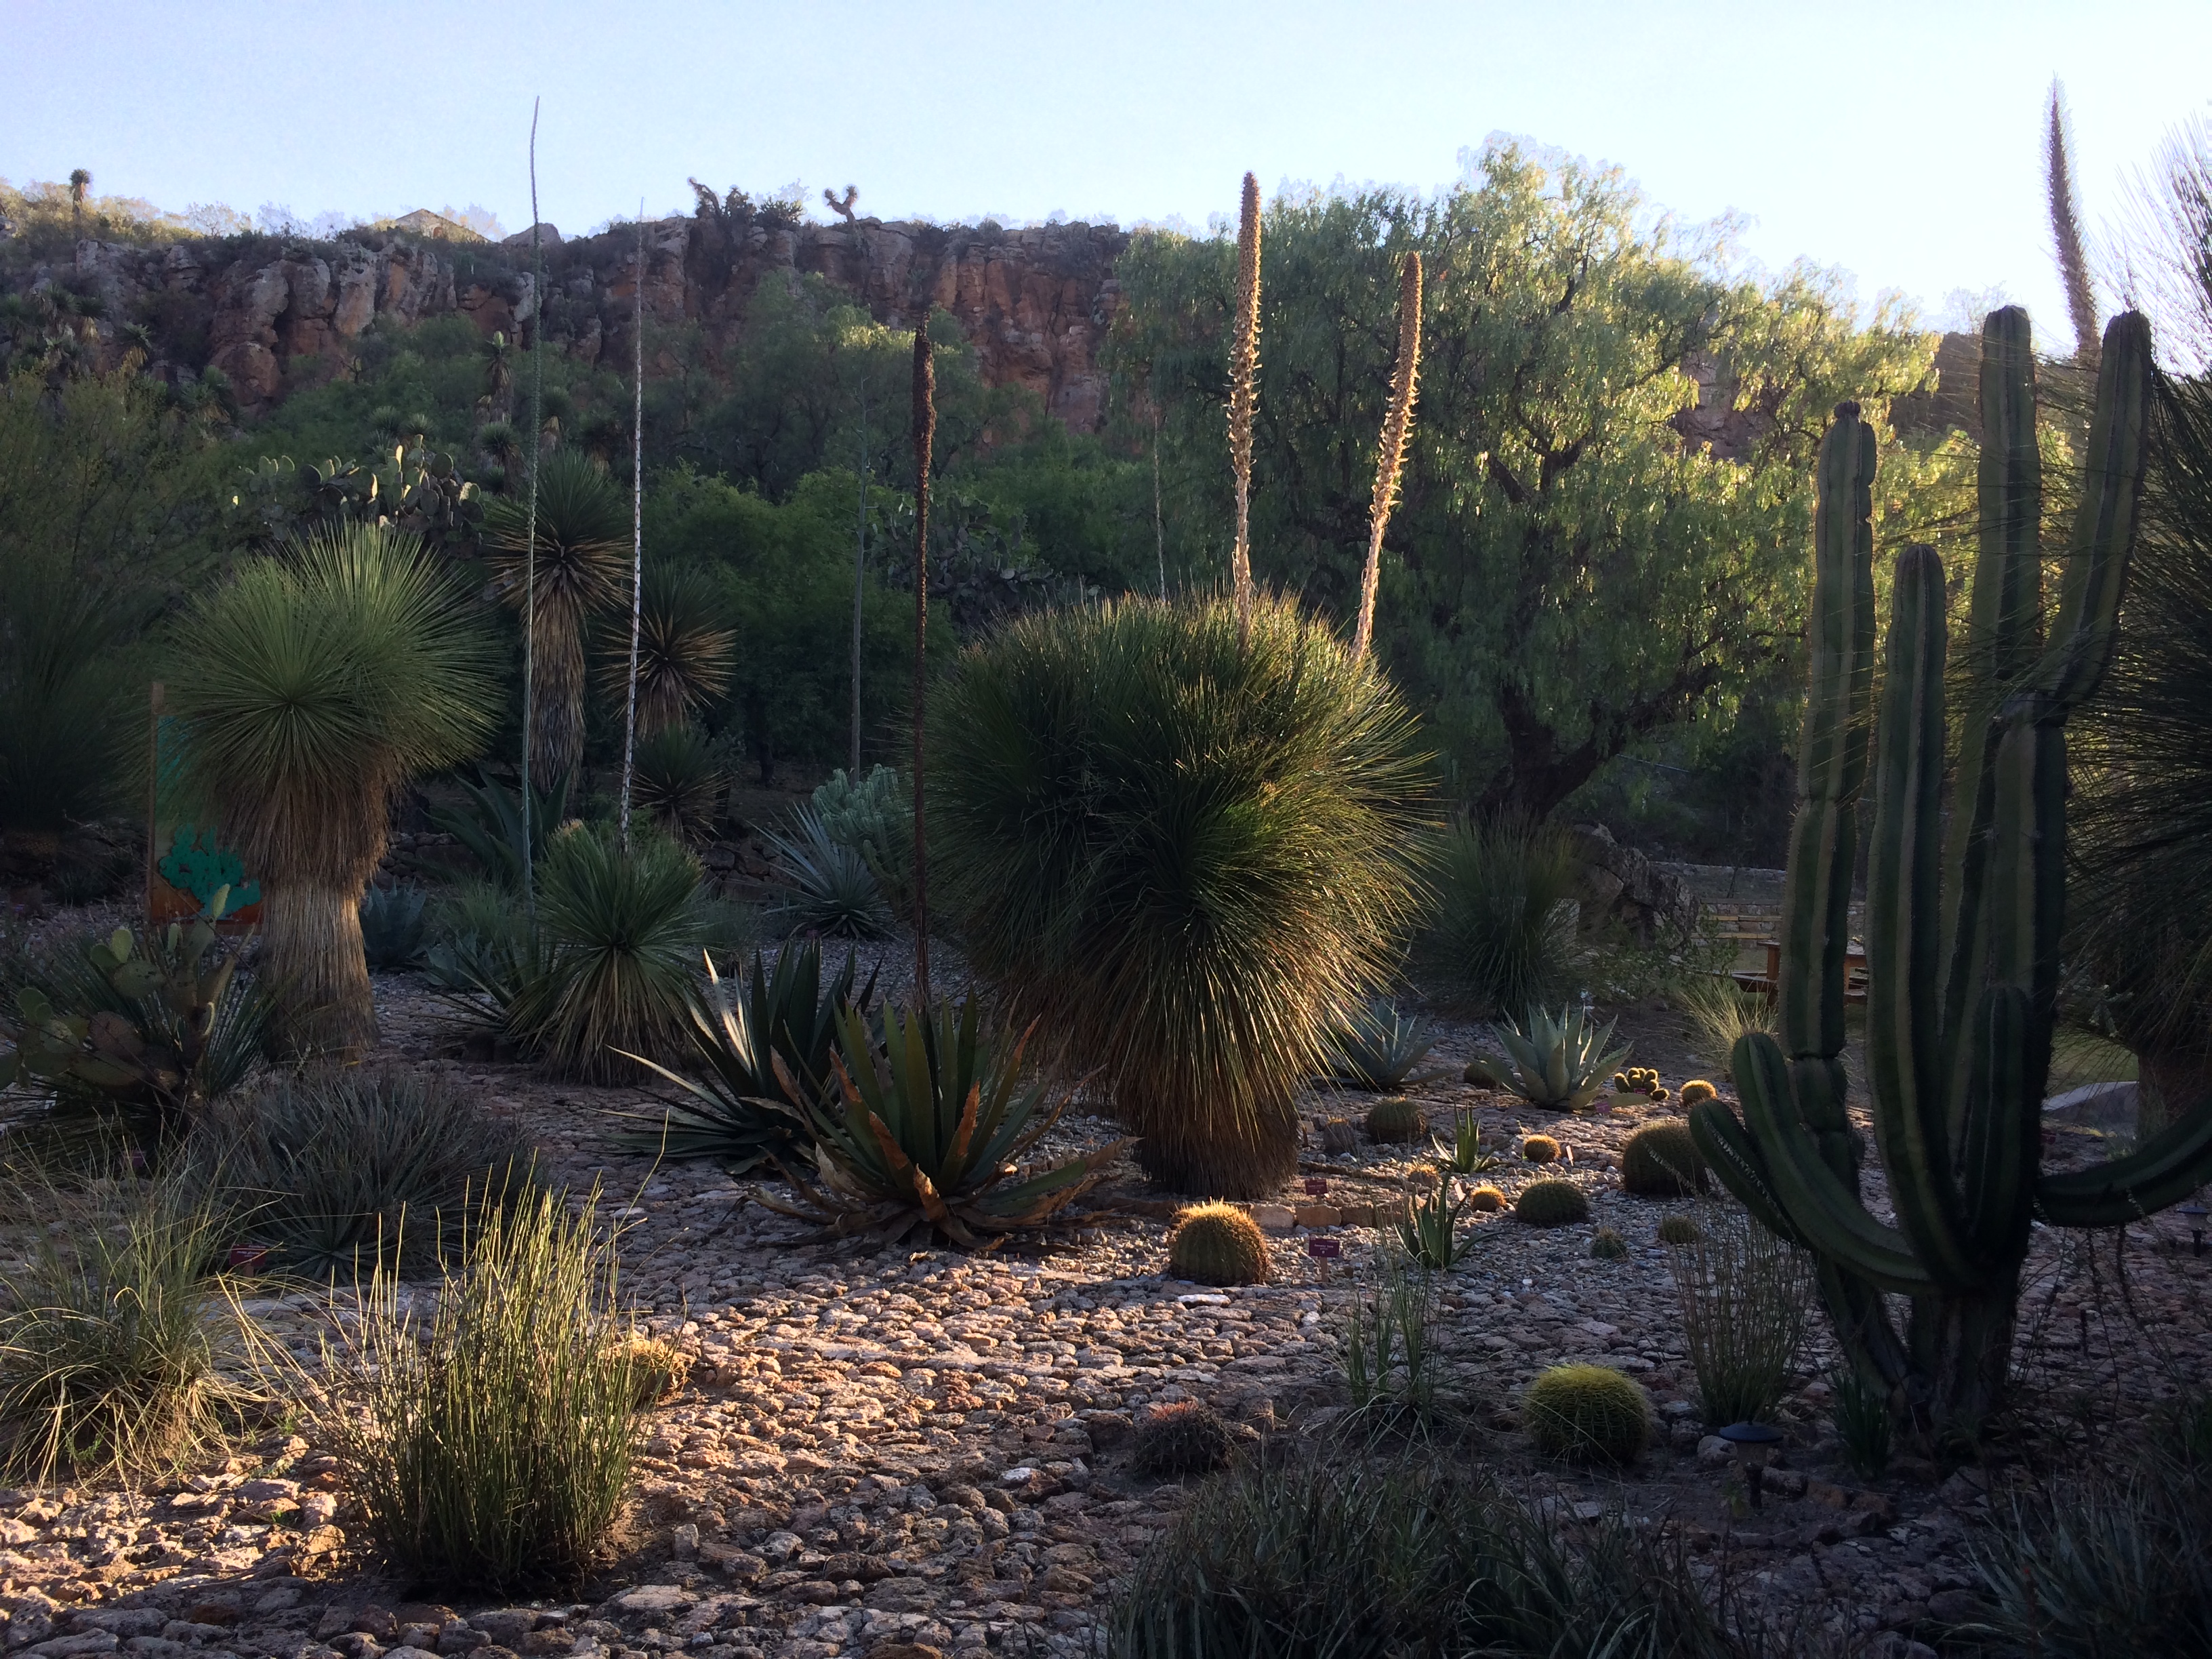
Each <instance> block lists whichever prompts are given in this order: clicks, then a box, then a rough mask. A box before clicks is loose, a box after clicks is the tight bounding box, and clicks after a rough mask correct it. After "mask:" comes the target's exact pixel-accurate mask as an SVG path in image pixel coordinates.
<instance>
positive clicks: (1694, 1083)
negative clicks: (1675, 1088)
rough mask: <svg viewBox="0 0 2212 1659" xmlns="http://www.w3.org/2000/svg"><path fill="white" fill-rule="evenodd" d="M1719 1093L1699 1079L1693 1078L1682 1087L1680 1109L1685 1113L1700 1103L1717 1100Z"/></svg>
mask: <svg viewBox="0 0 2212 1659" xmlns="http://www.w3.org/2000/svg"><path fill="white" fill-rule="evenodd" d="M1720 1092H1721V1091H1719V1090H1717V1089H1716V1088H1714V1087H1713V1085H1711V1084H1710V1083H1708V1082H1706V1081H1705V1079H1703V1078H1701V1077H1693V1078H1692V1079H1690V1080H1689V1081H1688V1082H1687V1083H1685V1084H1684V1085H1682V1109H1683V1110H1684V1111H1687V1110H1689V1109H1690V1108H1691V1107H1692V1106H1695V1105H1697V1104H1698V1103H1699V1102H1700V1101H1706V1100H1717V1099H1718V1098H1719V1097H1720Z"/></svg>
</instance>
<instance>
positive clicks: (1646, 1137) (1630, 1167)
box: [1620, 1119, 1705, 1198]
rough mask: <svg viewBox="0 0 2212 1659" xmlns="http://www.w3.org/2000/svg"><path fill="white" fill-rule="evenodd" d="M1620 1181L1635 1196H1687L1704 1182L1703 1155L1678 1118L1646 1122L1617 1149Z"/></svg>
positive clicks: (1702, 1185)
mask: <svg viewBox="0 0 2212 1659" xmlns="http://www.w3.org/2000/svg"><path fill="white" fill-rule="evenodd" d="M1620 1184H1621V1185H1622V1186H1623V1187H1624V1188H1626V1189H1627V1190H1628V1191H1629V1192H1631V1193H1633V1194H1635V1195H1636V1196H1637V1197H1638V1198H1687V1197H1688V1196H1689V1195H1690V1194H1692V1193H1693V1192H1699V1191H1702V1190H1703V1189H1704V1188H1705V1155H1704V1154H1703V1153H1701V1152H1699V1151H1698V1143H1697V1142H1696V1140H1694V1139H1692V1137H1691V1134H1690V1126H1689V1125H1688V1124H1686V1123H1684V1122H1682V1121H1680V1120H1679V1119H1676V1120H1674V1121H1668V1122H1665V1123H1647V1124H1645V1125H1644V1127H1642V1128H1640V1129H1638V1131H1637V1132H1636V1133H1634V1134H1632V1135H1631V1136H1629V1138H1628V1144H1627V1145H1626V1146H1623V1147H1622V1148H1621V1149H1620Z"/></svg>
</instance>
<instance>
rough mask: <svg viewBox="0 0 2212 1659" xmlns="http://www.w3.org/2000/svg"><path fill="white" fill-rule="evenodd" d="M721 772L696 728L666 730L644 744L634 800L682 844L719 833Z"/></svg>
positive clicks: (640, 747)
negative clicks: (717, 806) (716, 814)
mask: <svg viewBox="0 0 2212 1659" xmlns="http://www.w3.org/2000/svg"><path fill="white" fill-rule="evenodd" d="M722 782H723V778H722V769H721V768H720V766H718V765H716V764H715V763H714V751H713V750H711V749H709V748H708V745H707V739H706V738H705V737H704V736H702V734H701V733H700V731H699V729H698V728H697V727H696V726H685V725H683V724H680V723H679V724H677V725H673V726H662V727H660V728H659V730H658V731H656V732H653V735H652V736H651V737H647V738H640V739H639V741H638V745H637V765H636V771H635V781H634V785H633V789H634V793H633V795H632V799H634V800H635V802H636V804H637V809H638V811H641V812H642V813H644V814H645V815H646V816H647V817H649V818H651V819H652V820H653V822H654V823H658V824H659V826H660V827H661V828H662V829H665V830H666V831H667V832H668V833H669V834H670V835H671V836H675V837H676V839H677V840H678V841H683V842H702V841H705V840H707V839H708V838H709V837H710V836H713V834H714V803H715V799H716V798H717V797H718V796H719V795H720V793H721V790H722Z"/></svg>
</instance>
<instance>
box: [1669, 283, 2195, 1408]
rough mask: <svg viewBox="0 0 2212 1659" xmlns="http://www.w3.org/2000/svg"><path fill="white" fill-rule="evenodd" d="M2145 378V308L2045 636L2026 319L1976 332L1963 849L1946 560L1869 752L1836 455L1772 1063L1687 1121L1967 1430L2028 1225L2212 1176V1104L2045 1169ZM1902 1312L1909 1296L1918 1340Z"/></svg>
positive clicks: (1766, 1057) (1827, 478)
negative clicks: (1866, 1194) (1887, 1215)
mask: <svg viewBox="0 0 2212 1659" xmlns="http://www.w3.org/2000/svg"><path fill="white" fill-rule="evenodd" d="M2153 373H2154V371H2153V369H2152V367H2151V356H2150V331H2149V329H2148V325H2146V324H2145V323H2144V321H2143V319H2142V318H2141V317H2140V316H2138V315H2136V314H2135V313H2129V314H2127V315H2125V316H2122V317H2119V318H2117V319H2114V320H2113V322H2112V326H2111V327H2110V328H2109V329H2107V330H2106V335H2105V341H2104V349H2103V352H2102V359H2101V365H2100V374H2099V378H2098V386H2097V402H2096V409H2095V413H2094V415H2093V419H2092V422H2091V427H2090V433H2089V446H2088V457H2087V476H2086V477H2085V478H2084V480H2083V487H2082V490H2081V508H2080V512H2079V514H2078V516H2077V517H2076V520H2075V526H2074V530H2073V534H2072V536H2071V538H2070V541H2069V546H2068V549H2067V553H2066V559H2065V564H2064V570H2063V575H2062V577H2061V580H2060V586H2059V592H2058V596H2057V599H2058V602H2057V613H2056V616H2055V618H2054V619H2053V621H2052V623H2051V628H2050V630H2049V634H2048V637H2047V638H2046V637H2045V630H2044V615H2043V611H2044V607H2043V596H2042V592H2041V582H2040V549H2039V545H2038V539H2037V532H2038V526H2039V520H2040V516H2041V509H2042V477H2041V471H2040V465H2041V464H2040V459H2039V454H2038V451H2037V448H2036V441H2035V380H2034V375H2035V368H2034V358H2033V354H2032V351H2031V349H2030V344H2029V338H2028V331H2027V318H2026V316H2025V315H2024V314H2023V313H2021V312H2020V311H2018V310H2017V309H2015V308H2012V307H2007V308H2006V309H2004V310H2002V311H1998V312H1996V313H1992V314H1991V316H1990V319H1989V323H1988V325H1987V327H1986V328H1985V329H1984V334H1983V341H1982V380H1981V385H1982V418H1983V429H1984V447H1983V452H1982V463H1981V473H1980V478H1979V498H1980V500H1979V505H1980V517H1981V539H1980V545H1979V548H1978V557H1977V560H1976V565H1975V571H1974V578H1973V583H1972V597H1971V600H1970V605H1971V609H1970V611H1969V615H1968V617H1967V634H1966V639H1967V651H1968V654H1969V661H1968V662H1967V664H1966V669H1967V675H1966V678H1967V681H1968V683H1969V685H1970V688H1971V689H1970V690H1969V692H1968V695H1967V699H1966V702H1967V707H1966V729H1965V732H1964V734H1963V741H1962V742H1961V743H1960V762H1959V771H1958V778H1957V783H1956V789H1955V799H1956V801H1957V803H1958V805H1957V810H1956V811H1954V815H1953V821H1952V826H1951V830H1950V833H1949V835H1948V844H1947V837H1946V836H1945V835H1944V833H1943V830H1942V811H1941V806H1942V781H1943V766H1944V750H1945V739H1946V735H1947V726H1946V708H1945V668H1946V664H1945V652H1946V647H1947V641H1948V635H1947V631H1946V627H1945V617H1944V601H1945V589H1944V580H1943V568H1942V563H1941V562H1940V561H1939V560H1938V559H1937V557H1936V552H1935V550H1933V549H1932V548H1929V547H1924V546H1911V547H1908V548H1906V549H1905V551H1904V552H1903V553H1902V554H1901V555H1899V558H1898V562H1897V578H1896V583H1895V589H1894V594H1893V602H1892V614H1891V619H1890V629H1889V640H1888V647H1887V671H1886V675H1885V679H1884V684H1883V686H1882V690H1881V708H1880V711H1879V715H1878V718H1877V720H1876V721H1875V727H1876V730H1875V745H1874V752H1873V754H1872V756H1871V757H1870V756H1869V741H1868V730H1869V720H1868V718H1867V716H1868V714H1869V708H1870V707H1871V704H1872V702H1873V680H1874V648H1873V647H1874V550H1873V532H1872V526H1871V522H1870V519H1871V491H1872V485H1873V481H1874V456H1875V446H1874V435H1873V432H1872V430H1871V429H1870V428H1869V427H1868V426H1867V425H1866V424H1865V423H1864V422H1863V421H1862V420H1861V419H1860V417H1859V411H1858V410H1857V406H1856V405H1854V404H1840V405H1838V409H1837V410H1836V419H1835V422H1834V423H1833V425H1832V426H1831V427H1830V428H1829V431H1828V435H1827V437H1826V440H1825V441H1824V442H1823V443H1822V446H1821V451H1820V474H1819V503H1818V507H1817V509H1816V513H1815V516H1814V562H1815V580H1814V600H1813V613H1812V622H1811V631H1810V645H1811V656H1812V668H1811V684H1810V690H1809V694H1808V699H1807V704H1806V713H1805V728H1804V733H1803V738H1802V744H1801V748H1800V751H1799V759H1798V775H1797V793H1798V808H1797V818H1796V824H1795V826H1794V828H1793V830H1792V834H1791V842H1790V875H1789V885H1788V894H1787V898H1786V901H1785V908H1784V915H1783V932H1782V984H1781V987H1780V994H1779V1009H1778V1012H1779V1022H1778V1023H1779V1032H1778V1037H1776V1036H1766V1035H1765V1034H1763V1033H1754V1034H1753V1035H1751V1036H1746V1037H1745V1038H1743V1039H1742V1040H1741V1041H1740V1042H1738V1043H1737V1044H1736V1046H1735V1061H1734V1064H1735V1077H1736V1080H1737V1084H1738V1088H1739V1092H1740V1093H1741V1097H1742V1100H1743V1117H1742V1119H1741V1121H1739V1120H1738V1119H1737V1117H1736V1116H1735V1114H1734V1113H1733V1112H1732V1111H1730V1110H1729V1108H1728V1106H1727V1105H1726V1103H1723V1102H1721V1101H1718V1100H1708V1101H1700V1102H1699V1103H1698V1104H1697V1105H1696V1106H1695V1107H1694V1108H1693V1109H1692V1113H1691V1122H1692V1127H1693V1129H1694V1131H1695V1133H1696V1135H1697V1138H1698V1142H1699V1146H1700V1147H1701V1149H1702V1150H1703V1151H1704V1152H1705V1156H1706V1158H1708V1160H1709V1161H1710V1162H1711V1164H1712V1166H1713V1168H1714V1170H1715V1171H1716V1172H1717V1174H1718V1175H1719V1176H1721V1178H1722V1179H1723V1181H1724V1182H1726V1183H1727V1184H1728V1186H1729V1188H1730V1189H1731V1190H1732V1191H1733V1192H1735V1194H1736V1195H1737V1196H1738V1197H1740V1198H1741V1199H1742V1200H1743V1201H1744V1202H1745V1204H1746V1205H1747V1206H1748V1207H1749V1208H1750V1209H1751V1210H1752V1211H1753V1213H1754V1214H1756V1215H1758V1216H1759V1218H1760V1219H1761V1220H1762V1221H1764V1222H1765V1224H1766V1225H1768V1226H1769V1227H1771V1229H1773V1230H1774V1231H1777V1232H1778V1233H1781V1234H1782V1235H1784V1237H1790V1238H1793V1239H1795V1240H1796V1241H1798V1242H1799V1243H1803V1244H1805V1245H1807V1246H1808V1247H1810V1248H1811V1249H1813V1251H1814V1254H1815V1255H1817V1257H1818V1258H1819V1261H1820V1288H1821V1292H1822V1296H1823V1299H1824V1300H1825V1302H1826V1305H1827V1307H1828V1310H1829V1312H1830V1315H1831V1316H1832V1318H1833V1320H1834V1322H1835V1324H1836V1328H1837V1332H1838V1336H1839V1337H1840V1339H1841V1340H1843V1342H1844V1346H1845V1347H1846V1348H1847V1349H1848V1350H1849V1351H1850V1353H1851V1356H1852V1358H1853V1361H1854V1364H1856V1365H1857V1368H1858V1370H1860V1372H1861V1373H1862V1374H1863V1375H1864V1376H1867V1377H1869V1379H1875V1378H1879V1379H1880V1381H1881V1383H1882V1384H1883V1385H1884V1386H1885V1388H1887V1389H1889V1390H1891V1391H1892V1397H1893V1400H1896V1401H1899V1402H1900V1403H1902V1404H1903V1405H1905V1407H1907V1408H1909V1409H1910V1410H1911V1413H1913V1414H1914V1416H1915V1417H1916V1418H1917V1419H1919V1420H1920V1421H1922V1422H1923V1424H1927V1423H1943V1422H1947V1421H1948V1422H1968V1423H1971V1422H1973V1421H1977V1420H1978V1419H1981V1418H1982V1417H1984V1415H1986V1414H1987V1413H1988V1412H1989V1411H1990V1409H1991V1408H1992V1407H1994V1406H1995V1405H1996V1401H1997V1396H1998V1394H1999V1391H2000V1389H2002V1383H2003V1380H2004V1375H2005V1369H2006V1364H2007V1362H2008V1357H2009V1354H2010V1350H2011V1344H2012V1334H2013V1324H2014V1317H2015V1308H2016V1304H2017V1301H2018V1296H2019V1279H2020V1268H2021V1261H2023V1259H2024V1258H2025V1256H2026V1254H2027V1237H2028V1225H2029V1221H2030V1219H2031V1217H2032V1215H2033V1214H2040V1215H2041V1216H2042V1217H2043V1218H2045V1220H2047V1221H2050V1222H2051V1223H2053V1224H2055V1225H2069V1226H2106V1225H2119V1224H2121V1223H2124V1222H2125V1221H2128V1220H2130V1219H2132V1218H2135V1217H2136V1216H2138V1215H2140V1214H2142V1213H2145V1212H2148V1211H2149V1210H2152V1209H2154V1208H2157V1207H2160V1206H2162V1205H2165V1204H2170V1203H2172V1202H2174V1201H2175V1200H2177V1199H2179V1197H2181V1196H2183V1195H2184V1194H2186V1193H2187V1192H2188V1191H2189V1190H2191V1188H2193V1187H2194V1186H2196V1185H2197V1183H2198V1182H2202V1181H2203V1180H2204V1179H2205V1178H2206V1176H2207V1175H2208V1174H2212V1101H2207V1102H2204V1103H2201V1104H2200V1105H2199V1106H2198V1108H2197V1110H2196V1111H2195V1112H2194V1113H2192V1114H2191V1115H2190V1116H2189V1117H2188V1118H2186V1119H2185V1120H2184V1121H2181V1122H2179V1123H2178V1124H2176V1125H2175V1126H2174V1127H2173V1128H2172V1129H2171V1130H2169V1131H2167V1132H2166V1133H2165V1134H2163V1135H2161V1136H2160V1137H2158V1138H2157V1139H2154V1141H2152V1142H2151V1143H2150V1144H2148V1146H2145V1147H2143V1148H2142V1150H2141V1151H2140V1152H2136V1153H2135V1154H2134V1155H2132V1156H2130V1157H2129V1158H2122V1159H2118V1160H2115V1161H2113V1162H2112V1163H2109V1164H2104V1165H2101V1166H2100V1167H2099V1168H2097V1169H2095V1170H2089V1171H2085V1172H2083V1173H2081V1174H2077V1175H2069V1176H2043V1175H2041V1174H2040V1172H2039V1169H2038V1163H2039V1155H2040V1151H2041V1135H2040V1123H2039V1115H2040V1109H2041V1103H2042V1097H2043V1088H2044V1083H2045V1076H2046V1074H2047V1073H2048V1070H2049V1066H2050V1058H2051V1010H2052V1005H2053V1002H2054V1000H2055V996H2056V989H2057V964H2058V941H2059V933H2060V928H2061V927H2062V925H2063V910H2064V901H2065V871H2064V859H2065V812H2064V802H2065V793H2066V746H2065V722H2066V720H2067V717H2068V716H2069V714H2071V713H2072V712H2073V711H2074V710H2075V708H2078V707H2079V706H2080V705H2081V702H2083V701H2084V700H2086V699H2087V697H2088V696H2089V695H2090V693H2091V692H2092V691H2093V690H2094V689H2095V687H2096V684H2097V682H2098V680H2099V678H2100V677H2101V676H2102V675H2103V673H2104V670H2105V665H2106V662H2107V660H2108V659H2110V657H2111V654H2112V644H2113V638H2114V634H2115V630H2116V627H2117V623H2118V607H2119V596H2120V590H2121V586H2122V583H2123V581H2124V577H2125V574H2126V570H2127V562H2128V557H2129V555H2130V551H2131V550H2132V548H2133V545H2134V540H2135V530H2136V503H2137V501H2138V499H2139V497H2140V495H2141V490H2142V478H2143V468H2144V459H2143V445H2144V428H2145V425H2146V422H2147V417H2148V408H2149V397H2150V384H2151V378H2152V374H2153ZM1870 759H1871V770H1872V772H1873V775H1874V777H1875V812H1874V821H1873V824H1872V826H1871V829H1870V833H1869V876H1868V895H1867V896H1868V902H1867V943H1868V968H1869V980H1870V985H1869V1000H1868V1018H1867V1045H1866V1046H1867V1062H1868V1073H1869V1077H1868V1084H1869V1093H1870V1096H1871V1103H1872V1115H1873V1119H1874V1125H1875V1145H1876V1146H1877V1148H1878V1150H1879V1152H1880V1153H1881V1160H1882V1165H1883V1168H1884V1170H1885V1171H1886V1173H1887V1177H1888V1186H1889V1192H1890V1195H1891V1199H1892V1201H1893V1205H1894V1206H1895V1209H1896V1212H1897V1220H1896V1223H1895V1225H1889V1224H1887V1223H1885V1222H1882V1221H1881V1220H1879V1219H1877V1218H1875V1216H1874V1215H1872V1214H1871V1213H1870V1212H1869V1211H1868V1210H1867V1209H1866V1207H1865V1206H1863V1204H1862V1203H1861V1202H1860V1200H1859V1191H1858V1182H1859V1163H1858V1159H1859V1150H1858V1146H1857V1140H1856V1138H1855V1137H1854V1136H1853V1135H1852V1133H1851V1132H1850V1124H1849V1121H1848V1119H1847V1118H1846V1116H1845V1114H1844V1071H1843V1065H1842V1059H1841V1056H1842V1053H1843V1046H1844V951H1845V946H1846V945H1847V942H1848V932H1849V930H1848V925H1847V915H1848V906H1849V903H1850V878H1851V866H1852V862H1853V860H1854V857H1855V854H1856V851H1857V811H1858V798H1859V795H1860V793H1861V791H1862V790H1863V787H1864V785H1865V782H1866V780H1867V777H1868V775H1869V769H1870V766H1869V762H1870ZM1884 1291H1892V1292H1899V1293H1903V1294H1905V1295H1907V1296H1910V1297H1912V1298H1913V1303H1912V1313H1911V1324H1910V1327H1909V1328H1908V1329H1907V1330H1906V1331H1905V1332H1904V1333H1902V1334H1900V1333H1899V1331H1898V1330H1897V1329H1896V1328H1895V1327H1894V1326H1893V1323H1892V1322H1891V1320H1890V1317H1889V1315H1888V1313H1887V1310H1886V1309H1885V1308H1884V1306H1883V1304H1882V1302H1881V1292H1884Z"/></svg>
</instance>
